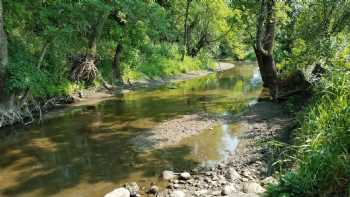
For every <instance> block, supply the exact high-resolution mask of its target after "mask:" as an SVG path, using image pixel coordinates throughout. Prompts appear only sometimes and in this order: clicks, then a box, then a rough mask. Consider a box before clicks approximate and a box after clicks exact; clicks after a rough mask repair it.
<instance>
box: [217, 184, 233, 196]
mask: <svg viewBox="0 0 350 197" xmlns="http://www.w3.org/2000/svg"><path fill="white" fill-rule="evenodd" d="M234 192H236V188H235V187H234V186H233V185H226V186H225V187H224V188H223V189H222V190H221V194H222V195H224V196H226V195H230V194H232V193H234Z"/></svg>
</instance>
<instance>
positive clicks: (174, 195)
mask: <svg viewBox="0 0 350 197" xmlns="http://www.w3.org/2000/svg"><path fill="white" fill-rule="evenodd" d="M185 196H186V195H185V192H183V191H181V190H174V191H173V192H171V194H170V197H185Z"/></svg>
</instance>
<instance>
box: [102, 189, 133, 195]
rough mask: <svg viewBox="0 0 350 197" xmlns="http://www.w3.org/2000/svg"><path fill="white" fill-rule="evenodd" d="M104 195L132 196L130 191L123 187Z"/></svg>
mask: <svg viewBox="0 0 350 197" xmlns="http://www.w3.org/2000/svg"><path fill="white" fill-rule="evenodd" d="M104 197H130V192H129V190H127V189H125V188H123V187H122V188H118V189H115V190H113V191H111V192H109V193H108V194H106V195H104Z"/></svg>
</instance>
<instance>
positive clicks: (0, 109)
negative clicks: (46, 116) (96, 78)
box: [0, 95, 74, 128]
mask: <svg viewBox="0 0 350 197" xmlns="http://www.w3.org/2000/svg"><path fill="white" fill-rule="evenodd" d="M72 102H74V99H73V98H72V97H70V96H64V97H54V98H51V99H48V100H45V101H44V100H42V101H37V100H35V99H34V98H33V97H32V96H27V95H26V96H25V98H17V97H15V96H13V97H12V98H10V99H9V101H8V102H6V103H3V104H2V105H0V128H1V127H4V126H9V125H13V124H16V123H20V124H24V125H29V124H31V123H33V122H34V121H35V120H39V121H40V120H41V118H42V112H43V111H47V110H48V109H51V108H53V107H56V106H57V105H60V104H62V103H72Z"/></svg>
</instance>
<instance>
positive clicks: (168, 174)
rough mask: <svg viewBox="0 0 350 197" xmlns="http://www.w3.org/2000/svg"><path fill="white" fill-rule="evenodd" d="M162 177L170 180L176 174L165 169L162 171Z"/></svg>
mask: <svg viewBox="0 0 350 197" xmlns="http://www.w3.org/2000/svg"><path fill="white" fill-rule="evenodd" d="M162 177H163V179H164V180H172V179H175V178H176V174H175V173H174V172H173V171H169V170H165V171H163V173H162Z"/></svg>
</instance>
